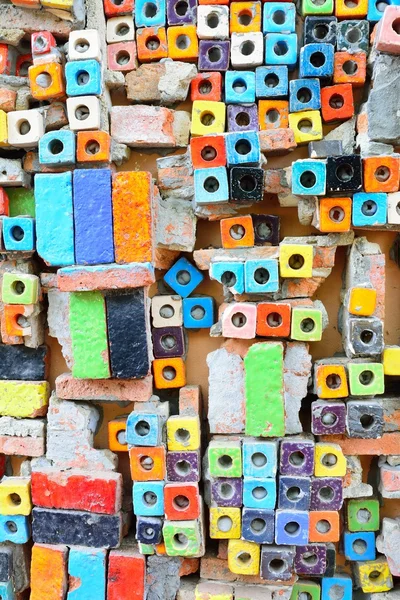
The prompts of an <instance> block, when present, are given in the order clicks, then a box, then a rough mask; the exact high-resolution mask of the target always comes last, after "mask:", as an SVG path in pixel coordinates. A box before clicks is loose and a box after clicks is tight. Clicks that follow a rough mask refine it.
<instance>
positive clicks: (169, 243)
mask: <svg viewBox="0 0 400 600" xmlns="http://www.w3.org/2000/svg"><path fill="white" fill-rule="evenodd" d="M155 203H156V207H155V221H156V222H155V227H156V233H155V237H156V244H157V245H158V246H161V247H163V248H168V249H170V250H179V251H181V252H192V251H193V249H194V246H195V243H196V221H197V219H196V216H195V214H194V210H193V207H192V204H191V203H190V202H187V201H186V200H181V199H179V198H166V199H163V198H161V197H160V196H159V195H156V196H155Z"/></svg>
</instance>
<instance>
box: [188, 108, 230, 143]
mask: <svg viewBox="0 0 400 600" xmlns="http://www.w3.org/2000/svg"><path fill="white" fill-rule="evenodd" d="M225 113H226V107H225V104H224V103H223V102H211V101H210V102H207V101H206V100H195V101H194V102H193V106H192V128H191V134H192V135H209V134H213V133H224V131H225Z"/></svg>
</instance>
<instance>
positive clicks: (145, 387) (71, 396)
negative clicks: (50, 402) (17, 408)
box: [56, 373, 153, 402]
mask: <svg viewBox="0 0 400 600" xmlns="http://www.w3.org/2000/svg"><path fill="white" fill-rule="evenodd" d="M152 391H153V377H152V376H151V375H148V376H147V377H144V378H143V379H129V380H128V379H124V380H120V379H74V377H72V375H71V374H70V373H63V374H62V375H59V376H58V377H57V379H56V394H57V396H58V398H60V399H63V400H92V401H98V402H99V401H101V402H147V400H148V399H149V398H150V396H151V394H152Z"/></svg>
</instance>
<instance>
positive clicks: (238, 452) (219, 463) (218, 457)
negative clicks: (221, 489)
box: [208, 442, 242, 477]
mask: <svg viewBox="0 0 400 600" xmlns="http://www.w3.org/2000/svg"><path fill="white" fill-rule="evenodd" d="M208 469H209V473H210V476H211V477H241V476H242V449H241V445H240V442H239V443H236V442H233V443H231V444H229V442H227V443H219V442H211V443H210V445H209V447H208Z"/></svg>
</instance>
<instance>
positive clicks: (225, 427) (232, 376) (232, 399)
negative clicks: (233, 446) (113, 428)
mask: <svg viewBox="0 0 400 600" xmlns="http://www.w3.org/2000/svg"><path fill="white" fill-rule="evenodd" d="M207 364H208V368H209V400H208V421H209V424H210V433H242V432H243V431H244V425H245V397H244V364H243V359H242V357H241V356H240V355H239V354H236V353H234V352H229V350H228V349H227V348H224V347H222V348H219V349H218V350H215V351H214V352H211V353H210V354H209V355H208V356H207Z"/></svg>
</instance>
